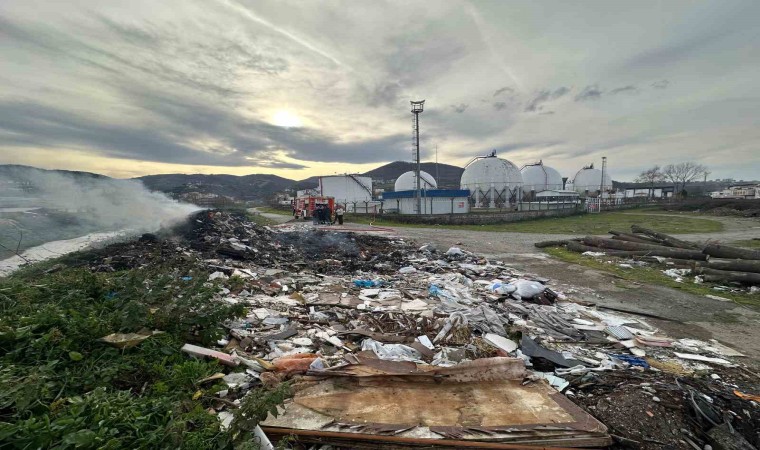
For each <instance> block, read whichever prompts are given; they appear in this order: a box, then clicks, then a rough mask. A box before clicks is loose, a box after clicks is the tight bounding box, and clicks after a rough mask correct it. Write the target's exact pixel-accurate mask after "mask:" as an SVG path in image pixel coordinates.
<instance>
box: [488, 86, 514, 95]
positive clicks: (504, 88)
mask: <svg viewBox="0 0 760 450" xmlns="http://www.w3.org/2000/svg"><path fill="white" fill-rule="evenodd" d="M505 92H509V93H512V92H515V90H514V89H512V88H511V87H509V86H504V87H503V88H501V89H496V90H495V91H494V93H493V96H494V97H496V96H498V95H501V94H503V93H505Z"/></svg>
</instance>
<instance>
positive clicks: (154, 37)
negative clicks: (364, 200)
mask: <svg viewBox="0 0 760 450" xmlns="http://www.w3.org/2000/svg"><path fill="white" fill-rule="evenodd" d="M758 17H760V2H758V1H756V0H748V1H744V2H742V1H731V0H720V1H715V2H708V1H686V2H680V1H676V0H666V1H661V2H658V1H646V0H645V1H636V2H633V1H629V2H610V1H608V0H603V1H590V0H588V1H576V2H568V1H564V0H561V1H527V0H526V1H522V2H518V1H508V2H507V1H482V2H478V1H472V2H459V1H453V0H447V1H437V2H435V1H420V2H414V1H408V0H403V1H397V2H396V1H391V2H383V1H377V0H367V1H358V0H357V1H346V2H341V1H306V2H305V1H301V0H299V1H292V2H289V1H283V0H278V1H273V2H269V1H265V0H255V1H250V0H197V1H196V0H182V1H176V2H172V1H159V2H157V1H155V0H151V1H137V0H130V1H126V2H125V1H120V2H117V1H96V0H90V1H80V0H69V1H67V2H50V1H39V2H37V1H30V0H19V1H15V0H3V1H2V2H0V61H1V62H0V163H20V164H30V165H35V166H40V167H46V168H66V169H79V170H90V171H94V172H100V173H105V174H108V175H112V176H117V177H132V176H139V175H144V174H150V173H170V172H183V173H232V174H248V173H275V174H278V175H281V176H286V177H289V178H296V179H300V178H306V177H308V176H311V175H318V174H331V173H342V172H362V171H365V170H368V169H371V168H374V167H376V166H378V165H380V164H382V163H385V162H389V161H393V160H409V159H410V158H411V155H412V152H411V114H410V113H409V100H411V99H425V100H426V103H425V112H424V113H423V115H422V118H421V120H422V146H423V153H424V155H425V159H427V160H432V159H433V158H434V153H435V148H436V146H437V147H438V151H439V161H441V162H446V163H451V164H458V165H464V164H465V163H467V161H469V160H470V159H471V158H472V157H474V156H477V155H482V154H485V153H487V152H489V151H491V150H493V149H495V150H496V151H497V152H498V154H499V155H500V156H502V157H505V158H507V159H510V160H511V161H513V162H514V163H516V164H518V165H522V164H525V163H531V162H534V161H536V160H539V159H543V160H544V162H545V163H546V164H548V165H551V166H554V167H555V168H557V169H558V170H560V172H561V173H562V174H563V175H564V176H568V175H572V174H573V173H574V172H575V171H576V170H577V169H578V168H580V167H581V166H582V165H585V164H588V163H592V162H596V163H597V164H598V163H599V162H600V161H601V157H602V156H607V157H608V160H609V165H610V172H611V173H612V175H613V177H614V178H615V179H619V180H624V179H630V178H632V177H633V176H635V174H636V173H638V172H639V171H640V170H641V169H644V168H646V167H648V166H651V165H653V164H667V163H670V162H679V161H685V160H693V161H696V162H700V163H703V164H705V165H707V166H709V167H710V169H711V171H712V174H711V175H710V178H715V177H719V178H727V177H733V178H736V179H757V178H760V92H758V83H760V45H758V43H759V42H760V25H759V24H758Z"/></svg>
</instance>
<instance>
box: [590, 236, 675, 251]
mask: <svg viewBox="0 0 760 450" xmlns="http://www.w3.org/2000/svg"><path fill="white" fill-rule="evenodd" d="M581 242H583V243H584V244H586V245H591V246H594V247H600V248H611V249H615V250H649V249H652V248H670V247H665V246H663V245H657V244H643V243H641V242H626V241H617V240H614V239H607V238H600V237H596V236H586V237H584V238H583V239H581Z"/></svg>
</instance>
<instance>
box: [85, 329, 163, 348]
mask: <svg viewBox="0 0 760 450" xmlns="http://www.w3.org/2000/svg"><path fill="white" fill-rule="evenodd" d="M161 333H163V331H158V330H156V331H150V330H140V331H138V332H137V333H113V334H109V335H108V336H103V337H102V338H100V340H101V341H103V342H105V343H107V344H110V345H113V346H114V347H116V348H121V349H126V348H130V347H134V346H136V345H138V344H140V342H142V341H144V340H145V339H148V338H149V337H151V336H155V335H157V334H161Z"/></svg>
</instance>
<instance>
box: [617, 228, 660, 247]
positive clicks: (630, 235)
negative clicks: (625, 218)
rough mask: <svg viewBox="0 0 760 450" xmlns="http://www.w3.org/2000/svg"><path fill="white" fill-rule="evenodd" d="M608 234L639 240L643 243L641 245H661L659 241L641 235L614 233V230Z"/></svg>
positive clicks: (622, 232) (623, 232)
mask: <svg viewBox="0 0 760 450" xmlns="http://www.w3.org/2000/svg"><path fill="white" fill-rule="evenodd" d="M608 233H610V234H611V235H613V236H629V237H632V238H636V239H641V240H642V241H644V242H643V243H646V244H656V245H662V242H660V241H659V240H657V239H655V238H653V237H651V236H645V235H642V234H631V233H626V232H625V231H615V230H610V231H608ZM631 242H633V241H631Z"/></svg>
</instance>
